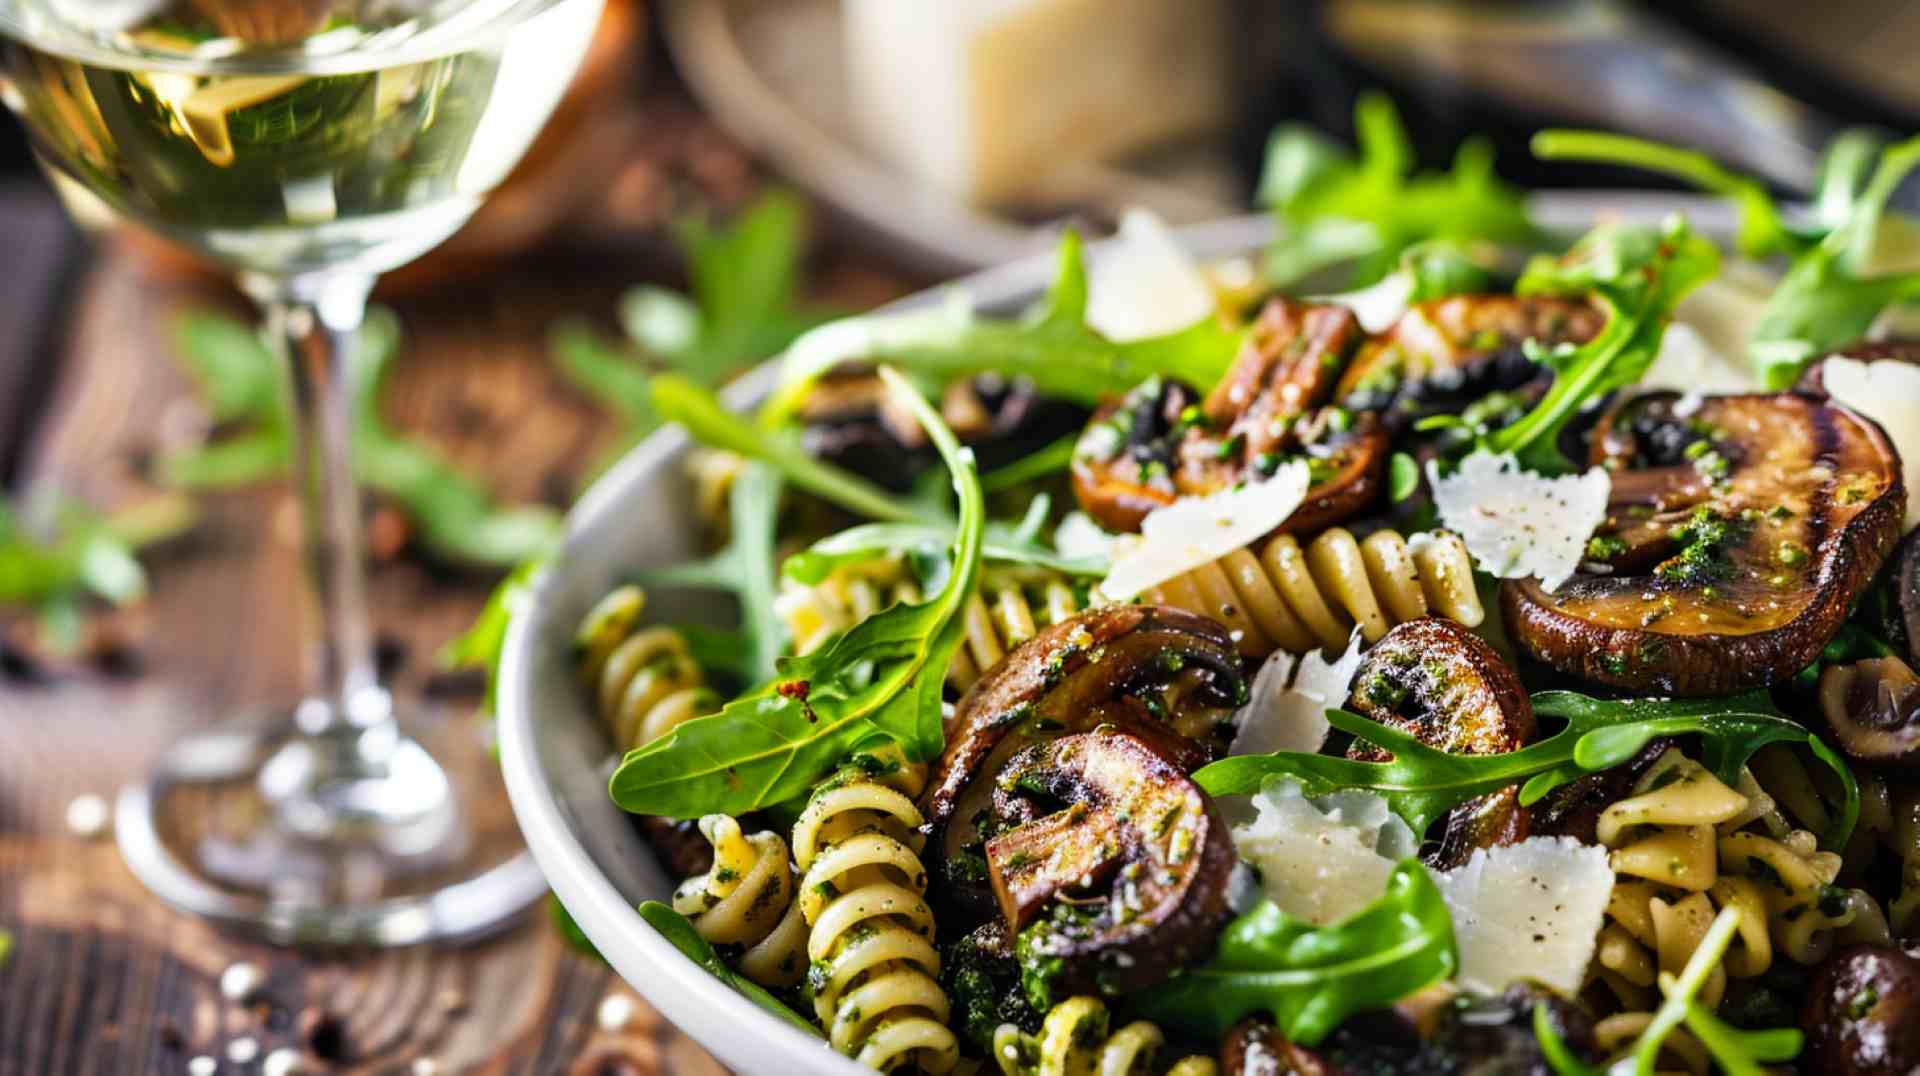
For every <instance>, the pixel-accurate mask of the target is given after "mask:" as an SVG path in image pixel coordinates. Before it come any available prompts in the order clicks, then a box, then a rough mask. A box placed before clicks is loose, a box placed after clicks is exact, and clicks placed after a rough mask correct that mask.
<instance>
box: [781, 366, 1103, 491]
mask: <svg viewBox="0 0 1920 1076" xmlns="http://www.w3.org/2000/svg"><path fill="white" fill-rule="evenodd" d="M940 412H941V415H942V417H943V418H945V419H946V422H947V425H948V426H950V427H952V429H953V432H954V434H955V436H957V437H959V438H960V440H961V441H962V442H963V443H965V444H967V445H970V446H972V447H973V449H974V451H975V452H976V453H977V454H978V455H979V457H980V466H981V467H982V468H983V469H991V468H993V467H996V466H999V465H1001V464H1004V463H1006V462H1008V461H1010V460H1014V459H1018V458H1019V457H1020V456H1021V455H1023V454H1025V453H1027V452H1030V451H1032V450H1033V449H1035V448H1038V447H1040V446H1041V445H1044V444H1046V443H1047V442H1049V441H1052V440H1055V439H1056V438H1060V437H1064V436H1065V435H1066V434H1067V433H1069V432H1070V431H1072V430H1074V429H1076V428H1078V427H1079V426H1080V424H1081V423H1082V422H1084V421H1085V420H1086V412H1085V411H1084V410H1082V409H1080V408H1079V407H1076V406H1074V405H1072V404H1069V403H1063V402H1061V401H1058V400H1049V399H1047V398H1045V397H1043V396H1041V395H1040V394H1039V393H1038V392H1036V391H1035V390H1034V388H1033V386H1032V385H1031V384H1029V383H1026V382H1021V381H1009V380H1007V379H1006V378H1003V377H998V376H995V375H991V374H983V375H980V376H978V377H974V378H969V379H964V380H960V381H955V382H953V383H951V384H949V385H948V386H947V389H946V392H945V393H944V395H943V396H942V397H941V401H940ZM800 418H801V421H802V422H803V423H805V426H806V435H805V446H806V449H807V451H808V453H810V454H811V455H814V456H818V457H819V458H821V459H824V460H828V461H830V462H833V463H837V464H840V465H841V466H843V467H846V468H848V469H849V470H852V471H854V472H856V473H858V474H861V475H864V476H865V477H867V478H870V479H872V480H874V481H875V482H879V483H881V484H882V485H885V486H888V487H890V488H893V489H905V488H906V487H907V486H908V485H909V484H911V483H912V481H913V479H914V477H915V476H916V475H918V474H919V473H920V472H921V471H923V470H925V469H926V468H927V467H929V466H930V465H932V463H933V460H934V452H933V449H932V446H931V445H930V444H929V443H928V441H927V436H926V433H925V432H924V431H923V430H921V428H920V424H919V423H917V422H915V421H914V419H913V416H912V415H911V414H909V413H907V411H906V410H905V409H904V408H902V407H901V406H900V405H899V404H898V403H897V402H895V401H894V400H893V399H892V397H891V396H890V395H889V394H888V392H887V388H886V385H885V384H884V383H882V382H881V380H880V378H879V376H878V375H876V374H874V373H872V372H870V371H865V370H847V371H836V372H835V373H833V374H830V375H828V376H827V377H825V378H822V379H821V380H820V381H819V383H817V384H816V385H815V386H814V387H813V389H812V391H811V392H809V393H808V394H807V398H806V400H805V401H804V402H803V403H802V404H801V407H800Z"/></svg>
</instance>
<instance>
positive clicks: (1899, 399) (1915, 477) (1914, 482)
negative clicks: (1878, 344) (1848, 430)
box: [1820, 355, 1920, 530]
mask: <svg viewBox="0 0 1920 1076" xmlns="http://www.w3.org/2000/svg"><path fill="white" fill-rule="evenodd" d="M1820 379H1821V382H1822V383H1823V384H1825V385H1826V387H1827V395H1829V396H1831V397H1833V398H1834V399H1835V400H1837V401H1838V402H1840V403H1842V404H1845V405H1846V406H1848V407H1851V408H1853V409H1854V410H1855V411H1858V412H1860V413H1861V414H1863V415H1865V416H1867V417H1868V418H1870V419H1872V420H1874V421H1875V422H1878V423H1879V424H1880V428H1881V429H1883V430H1885V431H1887V439H1888V440H1889V441H1892V442H1893V447H1894V448H1896V449H1898V450H1899V452H1900V462H1901V463H1902V464H1903V465H1904V466H1905V468H1906V480H1907V520H1906V525H1905V527H1903V528H1902V530H1912V529H1913V528H1915V527H1917V526H1920V366H1915V365H1913V364H1912V363H1908V362H1899V361H1895V360H1890V359H1882V360H1881V361H1879V362H1861V361H1860V360H1859V359H1849V358H1846V357H1845V356H1842V355H1834V356H1832V357H1830V358H1828V359H1827V360H1826V365H1825V366H1823V367H1821V369H1820Z"/></svg>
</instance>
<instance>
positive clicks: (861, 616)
mask: <svg viewBox="0 0 1920 1076" xmlns="http://www.w3.org/2000/svg"><path fill="white" fill-rule="evenodd" d="M920 598H921V595H920V587H919V585H918V584H917V583H916V582H915V580H914V578H913V574H912V572H911V571H909V570H908V567H907V564H906V562H905V561H904V559H902V558H899V557H886V558H881V559H877V560H872V561H866V562H863V563H858V564H850V565H843V566H841V567H840V568H838V569H836V570H835V571H834V572H833V574H832V575H829V576H828V577H827V578H826V579H824V580H822V581H821V582H819V583H817V584H814V585H812V586H807V585H803V584H800V583H795V582H793V581H792V580H785V581H783V582H782V584H781V592H780V596H779V598H778V599H776V601H775V603H774V610H775V611H776V612H777V613H778V614H779V615H780V617H781V619H782V620H783V621H784V622H785V623H786V626H787V630H788V632H789V634H790V635H791V637H792V639H793V641H794V650H795V652H796V653H801V654H806V653H811V652H812V651H814V650H817V649H819V648H820V647H821V646H824V645H825V644H826V642H827V640H828V639H831V638H833V637H834V636H835V635H837V634H839V633H840V632H843V631H846V630H847V629H848V628H850V627H852V626H853V625H855V624H858V623H860V622H861V621H862V620H865V619H866V618H867V617H870V616H872V615H873V614H875V613H877V612H879V611H880V610H882V609H885V608H886V607H887V606H889V605H892V604H894V603H895V602H917V601H919V600H920ZM1080 606H1081V601H1080V597H1079V595H1078V594H1077V593H1076V592H1075V591H1074V588H1073V586H1072V585H1071V584H1070V583H1068V582H1067V581H1066V579H1064V578H1063V577H1061V576H1059V575H1057V574H1055V573H1053V572H1048V571H1044V570H1039V569H1023V568H1012V567H1004V566H996V567H992V568H989V569H987V570H986V571H984V572H982V573H981V580H980V589H979V590H977V591H976V592H974V594H973V595H971V596H970V597H969V598H968V599H967V604H966V606H965V608H964V609H963V610H962V612H961V615H962V617H963V618H964V624H965V627H966V637H965V641H964V643H963V645H962V646H961V647H960V649H959V650H958V651H957V652H956V653H955V654H954V657H953V663H952V664H951V665H949V666H948V668H947V682H948V683H949V684H951V685H953V688H954V689H955V690H956V691H965V690H966V689H968V688H970V687H972V686H973V684H974V681H976V680H978V679H980V676H981V674H982V673H983V672H985V671H986V670H987V669H990V668H992V667H993V666H994V665H995V664H997V663H998V662H999V661H1000V659H1001V658H1003V657H1005V656H1006V653H1007V651H1009V650H1011V649H1013V648H1014V647H1016V646H1018V645H1020V644H1021V643H1023V642H1025V641H1027V640H1028V639H1030V638H1032V637H1033V636H1034V634H1035V633H1037V632H1038V631H1039V630H1040V629H1041V628H1044V627H1046V626H1048V625H1050V624H1055V623H1058V622H1059V621H1061V620H1065V619H1066V618H1067V617H1069V616H1072V615H1073V614H1074V613H1076V612H1079V611H1080Z"/></svg>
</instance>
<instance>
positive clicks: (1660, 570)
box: [1500, 393, 1907, 695]
mask: <svg viewBox="0 0 1920 1076" xmlns="http://www.w3.org/2000/svg"><path fill="white" fill-rule="evenodd" d="M1593 453H1594V462H1595V463H1597V464H1600V465H1602V466H1604V467H1606V468H1608V469H1609V470H1610V471H1612V472H1613V493H1612V498H1611V501H1610V503H1609V505H1608V517H1607V520H1606V521H1605V523H1603V524H1602V526H1601V528H1600V531H1599V533H1598V534H1597V535H1596V536H1595V537H1594V540H1593V542H1592V544H1591V546H1590V549H1589V553H1590V555H1591V556H1592V558H1593V559H1592V561H1591V562H1590V563H1589V565H1588V566H1587V568H1586V569H1584V570H1582V571H1580V572H1577V573H1575V575H1574V576H1573V578H1572V579H1570V580H1568V581H1567V582H1566V583H1564V584H1563V585H1562V586H1561V587H1560V588H1559V590H1558V591H1556V592H1554V593H1551V594H1549V593H1547V592H1546V590H1545V589H1544V588H1542V587H1541V586H1540V584H1539V583H1538V582H1536V581H1533V580H1522V581H1518V582H1508V583H1506V584H1504V585H1503V586H1502V587H1501V591H1500V602H1501V607H1502V609H1503V610H1504V612H1505V614H1506V622H1507V627H1508V630H1509V631H1510V632H1512V633H1513V635H1514V637H1515V639H1516V640H1517V641H1518V642H1519V644H1520V646H1521V647H1522V648H1523V649H1524V650H1525V651H1526V652H1527V653H1528V654H1530V655H1531V656H1533V657H1535V658H1537V659H1539V660H1541V661H1543V662H1546V663H1547V664H1549V665H1551V666H1553V667H1554V668H1556V669H1559V670H1561V671H1562V672H1566V673H1570V674H1572V675H1575V676H1579V677H1582V678H1584V679H1588V680H1595V681H1598V682H1600V683H1604V684H1610V685H1613V686H1615V687H1621V688H1627V689H1630V690H1636V691H1661V692H1666V693H1670V694H1676V695H1722V694H1727V693H1729V692H1734V691H1739V690H1742V689H1745V688H1752V687H1760V686H1764V685H1769V684H1774V683H1778V682H1780V681H1783V680H1786V679H1788V678H1790V677H1792V676H1793V675H1794V674H1795V673H1797V672H1799V671H1800V670H1801V669H1803V668H1805V667H1806V666H1807V665H1808V664H1809V663H1810V662H1812V661H1813V660H1814V659H1815V658H1816V657H1818V656H1819V654H1820V651H1821V648H1822V647H1824V646H1825V645H1826V643H1827V641H1828V640H1829V639H1831V638H1833V635H1834V633H1835V632H1836V631H1838V630H1839V628H1840V625H1841V623H1842V621H1843V620H1845V618H1846V616H1847V611H1848V610H1849V609H1850V608H1851V607H1852V604H1853V601H1854V599H1855V598H1856V597H1858V596H1859V594H1860V592H1861V591H1862V589H1863V588H1865V587H1866V585H1867V583H1868V582H1869V581H1870V580H1871V579H1872V578H1873V577H1874V573H1875V572H1877V571H1878V570H1879V568H1880V565H1881V564H1882V563H1883V562H1884V561H1885V560H1886V558H1887V554H1888V551H1889V550H1891V549H1892V548H1893V544H1894V541H1895V540H1896V539H1897V538H1898V537H1899V528H1900V521H1901V517H1902V516H1903V515H1904V514H1905V511H1906V498H1907V491H1906V489H1905V488H1904V486H1903V485H1902V481H1901V477H1900V468H1899V457H1898V456H1897V455H1896V454H1895V452H1894V449H1893V447H1892V446H1891V445H1890V444H1889V443H1888V442H1887V439H1886V436H1885V434H1883V433H1882V432H1881V430H1880V428H1879V427H1878V426H1876V425H1874V424H1873V423H1871V422H1867V421H1865V420H1863V419H1860V418H1858V417H1856V416H1855V415H1854V414H1853V413H1852V412H1850V411H1848V410H1846V409H1845V408H1842V407H1838V406H1834V405H1831V404H1826V403H1823V402H1821V401H1819V400H1816V399H1814V398H1812V397H1810V396H1806V395H1802V394H1798V393H1780V394H1777V395H1756V396H1715V397H1708V398H1707V399H1705V400H1704V401H1698V402H1697V406H1696V405H1695V404H1694V403H1693V402H1685V401H1682V400H1681V399H1680V398H1678V397H1676V396H1674V395H1673V394H1671V393H1656V394H1652V395H1649V396H1643V397H1640V398H1638V399H1635V400H1631V401H1628V402H1626V403H1625V404H1623V405H1622V406H1620V407H1619V408H1616V409H1615V411H1614V413H1612V414H1611V415H1609V416H1608V417H1607V418H1606V419H1605V420H1604V421H1603V422H1602V423H1601V425H1600V427H1599V428H1598V429H1596V431H1595V434H1594V442H1593Z"/></svg>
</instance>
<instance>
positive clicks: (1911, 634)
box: [1893, 490, 1920, 663]
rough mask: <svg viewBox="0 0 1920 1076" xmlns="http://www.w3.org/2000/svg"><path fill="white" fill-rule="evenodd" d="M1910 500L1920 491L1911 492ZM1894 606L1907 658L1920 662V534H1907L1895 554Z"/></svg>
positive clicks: (1919, 493) (1908, 492) (1917, 495)
mask: <svg viewBox="0 0 1920 1076" xmlns="http://www.w3.org/2000/svg"><path fill="white" fill-rule="evenodd" d="M1907 496H1909V497H1920V492H1915V491H1913V490H1908V491H1907ZM1894 557H1895V560H1894V570H1893V603H1894V612H1895V615H1896V616H1897V617H1898V619H1899V629H1900V630H1899V634H1901V635H1904V636H1906V640H1907V657H1908V658H1911V659H1912V660H1913V661H1914V662H1915V663H1920V531H1914V532H1913V533H1912V534H1909V535H1907V538H1906V541H1904V542H1901V543H1900V548H1899V550H1898V551H1897V552H1896V553H1895V554H1894Z"/></svg>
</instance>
